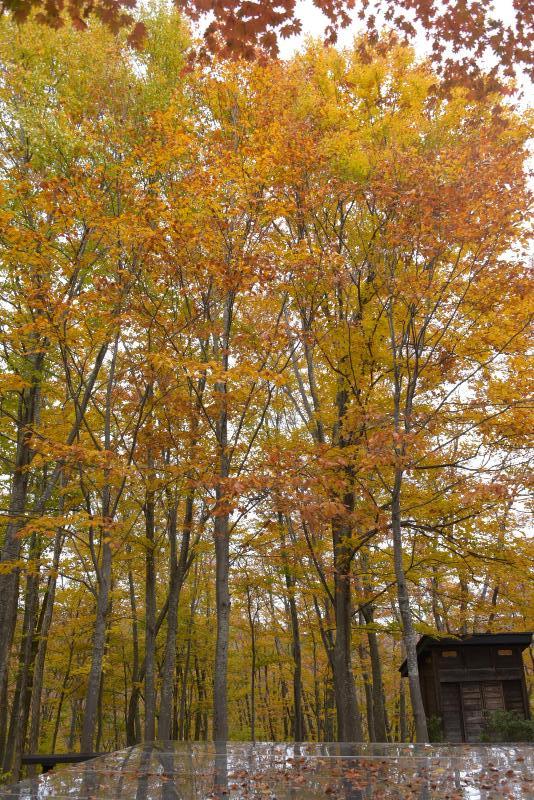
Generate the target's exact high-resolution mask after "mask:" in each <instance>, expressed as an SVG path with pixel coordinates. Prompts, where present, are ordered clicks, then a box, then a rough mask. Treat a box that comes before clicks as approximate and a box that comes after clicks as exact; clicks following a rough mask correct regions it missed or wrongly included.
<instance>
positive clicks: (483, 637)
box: [399, 631, 533, 676]
mask: <svg viewBox="0 0 534 800" xmlns="http://www.w3.org/2000/svg"><path fill="white" fill-rule="evenodd" d="M532 635H533V634H532V631H522V632H520V633H472V634H468V635H466V636H428V635H427V634H425V635H424V636H421V638H420V639H419V641H418V642H417V658H418V659H419V658H420V657H421V656H422V655H423V653H425V652H426V651H427V650H430V649H431V648H433V647H443V646H444V647H458V645H461V646H462V647H465V646H467V645H477V644H478V645H491V644H493V645H497V646H498V645H500V644H502V645H516V646H518V647H520V648H521V650H524V649H525V648H526V647H528V646H529V645H530V644H531V643H532ZM399 672H400V674H401V675H403V676H406V675H407V674H408V668H407V664H406V659H404V661H403V662H402V664H401V665H400V667H399Z"/></svg>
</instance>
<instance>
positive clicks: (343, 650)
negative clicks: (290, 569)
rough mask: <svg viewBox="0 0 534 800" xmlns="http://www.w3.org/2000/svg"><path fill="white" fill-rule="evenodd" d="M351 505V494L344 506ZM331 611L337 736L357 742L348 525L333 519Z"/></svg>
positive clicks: (358, 717)
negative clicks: (332, 605) (333, 633)
mask: <svg viewBox="0 0 534 800" xmlns="http://www.w3.org/2000/svg"><path fill="white" fill-rule="evenodd" d="M347 506H348V507H349V508H351V507H352V494H350V496H345V507H347ZM332 534H333V545H334V592H335V594H334V603H335V606H334V610H335V621H336V641H335V644H334V651H333V659H332V663H333V679H334V693H335V698H336V714H337V738H338V741H340V742H361V741H363V731H362V722H361V715H360V709H359V707H358V698H357V696H356V685H355V682H354V674H353V671H352V603H351V583H350V582H351V569H350V563H351V552H350V551H351V546H350V544H349V540H350V535H351V530H350V527H349V526H347V525H345V524H343V523H338V522H334V523H333V525H332Z"/></svg>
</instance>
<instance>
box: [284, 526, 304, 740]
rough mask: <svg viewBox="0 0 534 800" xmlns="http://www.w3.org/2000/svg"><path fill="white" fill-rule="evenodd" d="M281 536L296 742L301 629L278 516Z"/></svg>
mask: <svg viewBox="0 0 534 800" xmlns="http://www.w3.org/2000/svg"><path fill="white" fill-rule="evenodd" d="M278 523H279V525H280V532H281V533H280V535H281V538H282V542H281V544H282V561H283V565H284V576H285V582H286V589H287V602H288V605H289V614H290V620H291V655H292V656H293V665H294V666H293V738H294V739H295V741H296V742H302V741H304V739H305V733H304V716H303V713H302V649H301V644H300V628H299V617H298V611H297V604H296V601H295V578H294V576H293V574H292V573H291V570H290V568H289V559H288V554H287V550H286V542H285V535H284V528H283V517H282V515H281V514H279V516H278Z"/></svg>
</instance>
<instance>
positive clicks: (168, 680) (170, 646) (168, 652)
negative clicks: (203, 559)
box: [158, 490, 194, 739]
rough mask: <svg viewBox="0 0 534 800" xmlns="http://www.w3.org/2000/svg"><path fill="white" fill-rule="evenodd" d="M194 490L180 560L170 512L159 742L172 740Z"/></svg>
mask: <svg viewBox="0 0 534 800" xmlns="http://www.w3.org/2000/svg"><path fill="white" fill-rule="evenodd" d="M193 501H194V494H193V490H190V491H189V493H188V495H187V497H186V500H185V511H184V521H183V527H182V543H181V547H180V558H179V559H178V561H177V559H176V514H177V508H176V506H174V507H173V508H172V509H171V510H170V512H169V524H168V529H169V547H170V556H169V558H170V567H169V570H170V583H169V610H168V612H167V638H166V642H165V654H164V657H163V668H162V675H161V678H162V683H161V707H160V715H159V726H158V737H159V739H170V738H171V726H172V708H173V702H172V700H173V693H174V678H175V673H176V634H177V631H178V605H179V602H180V593H181V590H182V586H183V583H184V580H185V575H186V570H187V561H188V556H189V542H190V539H191V528H192V525H193Z"/></svg>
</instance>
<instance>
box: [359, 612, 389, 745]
mask: <svg viewBox="0 0 534 800" xmlns="http://www.w3.org/2000/svg"><path fill="white" fill-rule="evenodd" d="M362 616H363V618H364V620H365V623H366V625H372V624H373V622H374V609H373V608H372V606H369V605H365V606H363V608H362ZM367 641H368V643H369V656H370V658H371V672H372V676H373V723H374V732H375V738H376V741H377V742H387V741H388V735H387V724H386V708H385V705H384V682H383V679H382V663H381V659H380V650H379V648H378V640H377V636H376V633H375V632H374V631H373V630H370V629H368V630H367Z"/></svg>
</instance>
